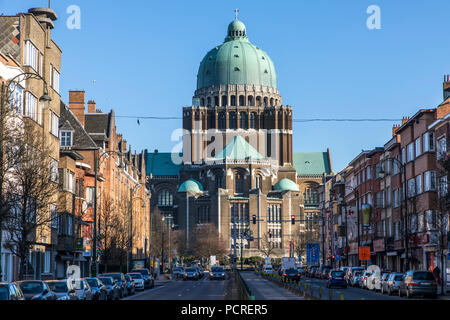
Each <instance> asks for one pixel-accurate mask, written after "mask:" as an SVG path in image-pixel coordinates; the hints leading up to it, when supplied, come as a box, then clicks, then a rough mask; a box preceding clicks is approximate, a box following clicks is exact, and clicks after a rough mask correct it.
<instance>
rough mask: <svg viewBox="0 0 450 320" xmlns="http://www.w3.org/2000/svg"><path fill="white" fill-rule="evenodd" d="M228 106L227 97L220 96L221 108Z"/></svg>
mask: <svg viewBox="0 0 450 320" xmlns="http://www.w3.org/2000/svg"><path fill="white" fill-rule="evenodd" d="M227 105H228V97H227V96H222V107H226V106H227Z"/></svg>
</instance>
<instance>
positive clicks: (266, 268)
mask: <svg viewBox="0 0 450 320" xmlns="http://www.w3.org/2000/svg"><path fill="white" fill-rule="evenodd" d="M262 271H263V272H264V273H273V267H272V265H270V264H266V265H264V266H263V270H262Z"/></svg>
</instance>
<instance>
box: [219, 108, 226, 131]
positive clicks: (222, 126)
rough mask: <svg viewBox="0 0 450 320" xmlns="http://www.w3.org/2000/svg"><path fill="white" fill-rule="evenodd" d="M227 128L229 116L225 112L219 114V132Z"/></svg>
mask: <svg viewBox="0 0 450 320" xmlns="http://www.w3.org/2000/svg"><path fill="white" fill-rule="evenodd" d="M226 127H227V116H226V114H225V112H221V113H219V130H225V129H226Z"/></svg>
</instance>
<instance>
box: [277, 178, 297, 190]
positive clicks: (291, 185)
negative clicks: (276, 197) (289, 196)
mask: <svg viewBox="0 0 450 320" xmlns="http://www.w3.org/2000/svg"><path fill="white" fill-rule="evenodd" d="M273 190H289V191H300V189H299V188H298V185H297V184H296V183H295V182H294V181H292V180H290V179H287V178H285V179H283V180H280V181H278V183H277V184H276V185H275V186H274V187H273Z"/></svg>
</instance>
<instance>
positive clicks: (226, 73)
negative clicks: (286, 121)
mask: <svg viewBox="0 0 450 320" xmlns="http://www.w3.org/2000/svg"><path fill="white" fill-rule="evenodd" d="M227 84H249V85H260V86H266V87H271V88H275V89H276V88H277V75H276V72H275V66H274V64H273V61H272V59H270V57H269V55H268V54H267V53H266V52H265V51H263V50H261V49H260V48H259V47H257V46H255V45H253V44H252V43H251V42H250V41H249V40H248V38H247V35H246V29H245V25H244V24H243V23H242V22H241V21H238V20H235V21H233V22H232V23H231V24H230V25H229V27H228V36H227V38H226V39H225V42H224V43H222V44H221V45H219V46H217V47H215V48H214V49H212V50H211V51H209V52H208V53H207V54H206V56H205V57H204V58H203V60H202V62H201V63H200V68H199V71H198V76H197V89H201V88H207V87H210V86H214V85H215V86H219V85H227Z"/></svg>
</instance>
